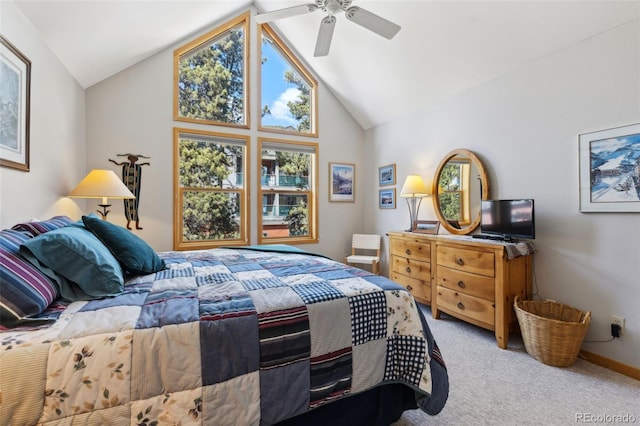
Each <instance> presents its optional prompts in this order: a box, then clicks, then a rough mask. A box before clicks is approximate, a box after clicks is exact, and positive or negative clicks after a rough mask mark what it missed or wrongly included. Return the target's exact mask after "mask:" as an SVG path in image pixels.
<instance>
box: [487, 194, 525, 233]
mask: <svg viewBox="0 0 640 426" xmlns="http://www.w3.org/2000/svg"><path fill="white" fill-rule="evenodd" d="M481 210H482V211H481V217H480V232H481V233H483V234H496V235H502V236H505V237H515V238H530V239H534V238H535V220H534V212H533V200H531V199H529V200H483V201H482V206H481Z"/></svg>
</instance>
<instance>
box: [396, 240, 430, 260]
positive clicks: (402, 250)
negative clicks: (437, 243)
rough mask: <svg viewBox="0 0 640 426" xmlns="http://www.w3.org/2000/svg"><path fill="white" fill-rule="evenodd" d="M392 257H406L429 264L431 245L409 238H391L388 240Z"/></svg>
mask: <svg viewBox="0 0 640 426" xmlns="http://www.w3.org/2000/svg"><path fill="white" fill-rule="evenodd" d="M389 243H390V246H391V248H390V251H391V255H392V256H400V257H406V258H409V259H417V260H422V261H425V260H426V261H427V262H429V261H430V259H431V244H429V242H420V241H416V240H412V239H410V238H391V239H390V240H389Z"/></svg>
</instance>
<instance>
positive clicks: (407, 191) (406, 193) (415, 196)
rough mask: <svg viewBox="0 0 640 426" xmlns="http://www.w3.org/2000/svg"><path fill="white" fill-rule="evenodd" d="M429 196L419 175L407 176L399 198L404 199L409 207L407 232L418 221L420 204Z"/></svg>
mask: <svg viewBox="0 0 640 426" xmlns="http://www.w3.org/2000/svg"><path fill="white" fill-rule="evenodd" d="M429 195H430V194H429V190H428V189H427V186H426V185H425V184H424V181H423V180H422V178H421V177H420V175H409V176H407V178H406V179H405V181H404V185H402V189H401V190H400V196H401V197H405V198H406V200H407V205H408V206H409V219H410V220H411V222H410V223H409V229H407V231H411V230H412V229H413V224H414V223H416V220H417V219H418V210H419V209H420V203H421V202H422V199H423V198H424V197H428V196H429Z"/></svg>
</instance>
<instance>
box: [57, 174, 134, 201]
mask: <svg viewBox="0 0 640 426" xmlns="http://www.w3.org/2000/svg"><path fill="white" fill-rule="evenodd" d="M69 197H72V198H102V200H103V202H102V203H103V204H106V199H107V198H116V199H125V198H127V199H130V198H136V197H135V195H133V194H132V193H131V191H129V188H127V186H126V185H125V184H124V183H122V181H121V180H120V178H119V177H118V176H117V175H116V174H115V173H114V172H113V171H112V170H98V169H95V170H91V172H90V173H89V174H88V175H87V176H85V178H84V179H82V181H81V182H80V183H79V184H78V186H76V187H75V188H73V190H72V191H71V192H70V193H69Z"/></svg>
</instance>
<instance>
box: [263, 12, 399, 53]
mask: <svg viewBox="0 0 640 426" xmlns="http://www.w3.org/2000/svg"><path fill="white" fill-rule="evenodd" d="M352 1H353V0H316V2H315V3H311V4H303V5H300V6H293V7H287V8H284V9H279V10H274V11H273V12H265V13H260V14H258V15H256V16H255V19H256V22H258V23H259V24H263V23H266V22H271V21H275V20H276V19H282V18H289V17H291V16H297V15H303V14H305V13H311V12H315V11H316V10H322V11H323V12H325V13H326V14H327V16H325V17H324V18H323V19H322V21H321V22H320V30H319V31H318V38H317V39H316V48H315V51H314V52H313V56H326V55H327V54H328V53H329V47H330V46H331V39H332V38H333V30H334V29H335V26H336V15H337V14H338V13H340V12H344V14H345V16H346V17H347V19H348V20H350V21H353V22H355V23H356V24H358V25H361V26H363V27H365V28H366V29H368V30H370V31H373V32H374V33H376V34H379V35H381V36H382V37H384V38H387V39H389V40H391V39H392V38H393V37H394V36H395V35H396V34H397V33H398V31H400V25H396V24H394V23H393V22H391V21H387V20H386V19H384V18H382V17H380V16H378V15H376V14H374V13H371V12H369V11H367V10H364V9H362V8H360V7H357V6H351V3H352Z"/></svg>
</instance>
